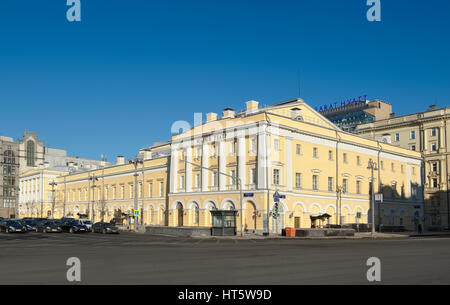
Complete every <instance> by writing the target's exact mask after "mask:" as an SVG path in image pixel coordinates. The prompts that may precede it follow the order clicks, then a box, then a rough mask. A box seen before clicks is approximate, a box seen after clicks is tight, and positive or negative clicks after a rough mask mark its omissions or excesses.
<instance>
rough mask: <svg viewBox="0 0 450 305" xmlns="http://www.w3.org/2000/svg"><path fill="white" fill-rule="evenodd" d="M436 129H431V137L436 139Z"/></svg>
mask: <svg viewBox="0 0 450 305" xmlns="http://www.w3.org/2000/svg"><path fill="white" fill-rule="evenodd" d="M436 133H437V132H436V128H431V136H432V137H435V136H436Z"/></svg>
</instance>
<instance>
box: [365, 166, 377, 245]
mask: <svg viewBox="0 0 450 305" xmlns="http://www.w3.org/2000/svg"><path fill="white" fill-rule="evenodd" d="M367 169H370V172H371V180H370V184H371V186H372V193H371V194H370V195H371V196H370V206H371V210H372V212H371V214H372V225H371V227H372V236H373V235H374V234H375V183H374V178H373V171H376V170H378V167H377V164H376V163H375V162H373V160H372V159H370V160H369V164H368V165H367Z"/></svg>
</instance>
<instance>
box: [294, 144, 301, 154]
mask: <svg viewBox="0 0 450 305" xmlns="http://www.w3.org/2000/svg"><path fill="white" fill-rule="evenodd" d="M295 153H296V154H297V155H301V154H302V146H301V145H300V144H297V145H295Z"/></svg>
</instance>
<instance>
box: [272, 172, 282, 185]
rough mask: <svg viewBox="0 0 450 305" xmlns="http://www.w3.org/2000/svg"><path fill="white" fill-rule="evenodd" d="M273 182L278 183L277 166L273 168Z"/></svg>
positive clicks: (278, 173)
mask: <svg viewBox="0 0 450 305" xmlns="http://www.w3.org/2000/svg"><path fill="white" fill-rule="evenodd" d="M273 184H274V185H280V169H279V168H274V169H273Z"/></svg>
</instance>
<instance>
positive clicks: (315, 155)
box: [313, 147, 319, 158]
mask: <svg viewBox="0 0 450 305" xmlns="http://www.w3.org/2000/svg"><path fill="white" fill-rule="evenodd" d="M313 157H314V158H319V154H318V149H317V147H314V148H313Z"/></svg>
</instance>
